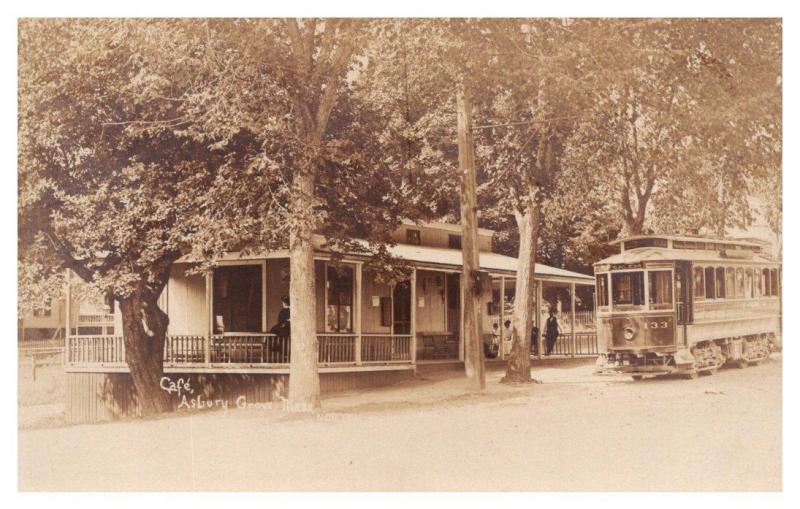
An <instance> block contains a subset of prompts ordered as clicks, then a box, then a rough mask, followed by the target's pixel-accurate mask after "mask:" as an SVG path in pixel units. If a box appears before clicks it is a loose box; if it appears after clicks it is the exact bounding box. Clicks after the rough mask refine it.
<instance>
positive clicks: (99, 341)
mask: <svg viewBox="0 0 800 509" xmlns="http://www.w3.org/2000/svg"><path fill="white" fill-rule="evenodd" d="M124 362H125V345H124V344H123V342H122V336H70V337H69V338H68V339H67V363H71V364H122V363H124Z"/></svg>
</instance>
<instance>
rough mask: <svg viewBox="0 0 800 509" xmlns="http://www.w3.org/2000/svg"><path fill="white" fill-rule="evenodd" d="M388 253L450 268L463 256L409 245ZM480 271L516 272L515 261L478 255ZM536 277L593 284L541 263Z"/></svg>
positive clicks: (590, 278)
mask: <svg viewBox="0 0 800 509" xmlns="http://www.w3.org/2000/svg"><path fill="white" fill-rule="evenodd" d="M389 252H390V253H391V254H393V255H394V256H397V257H398V258H402V259H404V260H408V261H411V262H417V263H423V264H432V265H447V266H451V267H461V265H462V263H463V260H464V259H463V256H462V254H461V250H458V249H446V248H441V247H428V246H414V245H410V244H397V245H396V246H393V247H390V248H389ZM480 264H481V269H484V270H488V271H503V272H516V270H517V259H516V258H514V257H512V256H505V255H501V254H498V253H487V252H481V253H480ZM535 273H536V275H537V276H544V277H552V278H559V279H570V280H575V281H576V282H586V283H589V284H594V277H593V276H587V275H586V274H581V273H579V272H572V271H570V270H565V269H559V268H557V267H550V266H549V265H544V264H542V263H537V264H536V267H535Z"/></svg>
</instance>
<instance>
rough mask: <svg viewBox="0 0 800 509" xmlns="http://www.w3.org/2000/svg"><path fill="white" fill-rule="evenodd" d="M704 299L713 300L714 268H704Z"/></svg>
mask: <svg viewBox="0 0 800 509" xmlns="http://www.w3.org/2000/svg"><path fill="white" fill-rule="evenodd" d="M705 271H706V299H713V298H714V297H715V293H714V267H706V270H705Z"/></svg>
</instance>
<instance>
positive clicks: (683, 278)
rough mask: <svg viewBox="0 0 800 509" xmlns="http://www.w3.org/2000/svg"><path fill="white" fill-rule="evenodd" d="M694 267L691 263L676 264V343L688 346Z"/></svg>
mask: <svg viewBox="0 0 800 509" xmlns="http://www.w3.org/2000/svg"><path fill="white" fill-rule="evenodd" d="M691 275H692V267H691V264H690V263H689V262H677V263H676V264H675V307H676V311H677V314H678V317H677V318H678V320H677V324H678V327H676V328H675V335H676V338H675V340H676V343H677V344H678V345H684V346H686V345H687V344H688V343H687V338H686V326H687V325H688V324H689V323H691V321H692V303H691V296H692V288H691V286H692V277H691Z"/></svg>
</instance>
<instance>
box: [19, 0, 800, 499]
mask: <svg viewBox="0 0 800 509" xmlns="http://www.w3.org/2000/svg"><path fill="white" fill-rule="evenodd" d="M348 12H349V11H348ZM455 12H456V11H453V13H454V14H455ZM365 14H366V11H365ZM13 24H14V26H15V28H16V32H15V34H13V38H14V39H15V40H16V48H14V53H15V55H16V69H15V74H14V81H15V85H16V96H14V99H13V100H14V101H15V106H16V122H15V123H14V126H13V131H12V133H11V134H12V138H13V133H15V134H16V158H15V159H14V161H15V162H16V169H17V170H16V177H15V180H13V182H12V179H14V176H13V175H11V174H10V172H9V178H8V185H7V187H8V188H9V191H11V190H12V189H15V190H16V196H15V197H12V196H10V195H9V202H10V203H13V201H14V199H15V201H16V217H15V219H12V216H11V215H10V213H9V214H8V215H6V219H7V222H8V223H9V225H13V224H14V222H13V221H14V220H15V221H16V223H15V224H16V226H11V228H15V230H16V233H17V243H16V260H15V261H11V260H9V262H8V264H7V265H9V267H11V266H12V264H13V263H16V269H17V270H16V290H17V291H16V295H13V294H12V291H11V280H9V284H8V288H7V293H9V294H10V295H9V300H8V301H4V302H6V307H8V308H9V309H8V310H7V311H8V312H9V313H10V312H11V309H13V308H11V306H13V301H14V300H16V305H17V308H16V315H17V355H18V363H17V371H16V377H15V378H16V380H15V382H16V387H17V403H16V405H15V406H16V422H15V423H13V424H12V431H13V429H14V428H15V429H16V437H12V438H13V439H14V441H15V442H16V444H15V446H16V450H17V456H16V458H15V462H16V464H15V469H16V476H17V477H16V489H17V490H18V491H19V492H131V491H133V492H143V491H144V492H220V491H221V492H276V491H278V492H286V491H289V492H450V493H452V492H777V493H781V492H782V491H783V490H784V488H785V487H789V486H784V484H785V482H784V479H785V478H784V469H783V461H784V441H783V429H784V427H785V426H784V424H783V418H784V413H783V404H784V399H783V387H784V382H783V371H782V361H783V353H782V352H783V343H784V342H783V337H784V334H783V330H784V318H783V310H784V302H783V299H784V297H785V295H786V293H785V292H784V276H783V245H784V240H783V200H782V197H783V174H782V167H783V79H784V78H783V73H784V71H783V64H784V57H783V51H784V50H783V37H784V34H783V32H784V20H783V18H780V17H753V16H750V17H732V16H728V17H670V16H665V17H640V16H636V17H620V16H613V17H612V16H600V17H597V16H592V17H550V16H547V17H536V16H531V17H495V16H492V15H489V14H487V15H486V16H478V17H462V16H460V15H458V16H454V17H433V16H431V17H412V16H406V17H397V16H386V17H359V16H349V15H348V16H341V17H340V16H322V17H313V16H309V17H284V16H266V17H251V16H246V17H100V18H97V17H51V16H49V15H45V16H19V17H16V18H15V19H14V20H13ZM5 95H6V96H7V97H8V98H11V97H12V95H11V94H10V93H6V94H5ZM9 120H10V119H9ZM10 150H11V149H10ZM9 155H13V154H9ZM10 203H9V205H10ZM9 235H11V232H9ZM786 284H789V283H788V282H787V283H786ZM789 343H791V339H790V340H789ZM12 372H13V371H12ZM788 393H789V394H791V391H789V392H788ZM9 475H11V474H9ZM786 484H788V480H787V482H786Z"/></svg>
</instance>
